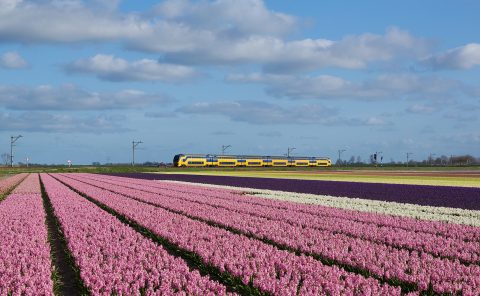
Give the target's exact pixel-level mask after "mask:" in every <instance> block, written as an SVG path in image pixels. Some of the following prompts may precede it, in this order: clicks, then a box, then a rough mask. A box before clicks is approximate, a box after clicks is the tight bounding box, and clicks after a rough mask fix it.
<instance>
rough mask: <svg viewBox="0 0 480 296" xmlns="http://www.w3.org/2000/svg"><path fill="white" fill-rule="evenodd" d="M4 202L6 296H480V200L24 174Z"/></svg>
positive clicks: (221, 181) (426, 190) (221, 179)
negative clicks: (479, 201) (175, 295)
mask: <svg viewBox="0 0 480 296" xmlns="http://www.w3.org/2000/svg"><path fill="white" fill-rule="evenodd" d="M309 173H310V174H313V172H309ZM362 173H363V172H362ZM377 173H378V172H377ZM382 173H383V172H382ZM333 174H340V173H338V172H335V173H333ZM428 174H429V175H431V174H432V173H428ZM455 174H459V173H455ZM462 174H465V175H469V173H468V174H467V173H462ZM472 174H473V173H472ZM127 176H128V177H127ZM159 177H164V178H163V179H162V180H160V178H159ZM166 177H168V178H166ZM192 177H193V178H196V179H192ZM189 178H190V179H189ZM422 178H423V177H422ZM457 178H467V177H464V176H463V175H462V177H460V176H457ZM167 179H168V180H167ZM235 180H236V181H235ZM235 182H236V183H235ZM299 182H300V183H299ZM305 182H306V183H305ZM315 182H316V183H315ZM0 192H1V195H0V196H1V197H0V219H1V220H2V226H1V227H0V236H1V237H2V238H3V239H2V240H1V241H0V248H1V249H2V250H5V251H2V254H1V255H0V256H1V259H2V264H1V265H0V275H1V277H0V294H1V295H38V294H43V295H172V294H181V295H227V294H228V295H479V294H480V281H479V279H480V209H479V208H478V206H477V205H478V204H480V203H478V202H476V201H478V200H480V189H479V188H472V187H451V186H450V187H448V186H425V185H401V184H379V183H359V182H337V181H314V180H294V179H289V180H285V179H271V178H270V179H269V178H252V177H250V178H246V177H245V178H241V177H225V176H218V175H217V176H198V175H188V174H177V175H174V174H147V173H136V174H132V173H131V174H130V175H126V174H123V175H122V176H113V175H105V174H92V173H40V174H37V173H30V174H29V173H21V174H15V175H13V176H9V177H5V178H3V179H1V180H0Z"/></svg>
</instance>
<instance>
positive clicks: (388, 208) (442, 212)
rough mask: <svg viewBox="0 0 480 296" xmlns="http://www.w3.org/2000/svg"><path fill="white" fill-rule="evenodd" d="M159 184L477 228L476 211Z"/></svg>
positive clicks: (479, 214)
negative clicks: (220, 190) (208, 189)
mask: <svg viewBox="0 0 480 296" xmlns="http://www.w3.org/2000/svg"><path fill="white" fill-rule="evenodd" d="M159 182H176V183H184V184H195V185H200V186H206V187H214V188H224V189H229V190H235V191H240V192H242V193H248V194H250V195H255V196H257V197H261V198H270V199H277V200H283V201H290V202H297V203H304V204H314V205H321V206H327V207H335V208H341V209H347V210H356V211H362V212H372V213H378V214H385V215H392V216H401V217H410V218H415V219H419V220H430V221H442V222H447V223H454V224H463V225H471V226H480V211H474V210H464V209H457V208H447V207H432V206H422V205H415V204H406V203H397V202H387V201H378V200H368V199H361V198H350V197H337V196H329V195H315V194H305V193H296V192H285V191H275V190H264V189H256V188H245V187H233V186H223V185H213V184H203V183H191V182H181V181H167V180H161V181H159Z"/></svg>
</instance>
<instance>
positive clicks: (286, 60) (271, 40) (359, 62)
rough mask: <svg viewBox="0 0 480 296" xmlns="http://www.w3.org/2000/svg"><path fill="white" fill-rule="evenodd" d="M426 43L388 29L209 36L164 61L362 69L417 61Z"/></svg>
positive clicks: (272, 69)
mask: <svg viewBox="0 0 480 296" xmlns="http://www.w3.org/2000/svg"><path fill="white" fill-rule="evenodd" d="M428 48H429V42H427V41H425V40H423V39H418V38H414V37H413V36H411V35H410V34H409V33H408V32H406V31H402V30H400V29H397V28H390V29H388V30H387V32H386V33H385V34H384V35H375V34H368V33H367V34H362V35H358V36H347V37H345V38H343V39H341V40H338V41H335V40H327V39H303V40H293V41H284V40H283V39H280V38H277V37H273V36H267V35H250V36H248V37H245V38H241V39H234V40H229V39H218V38H217V36H215V35H213V36H211V39H210V41H209V42H208V43H206V44H204V43H202V42H201V41H200V42H199V43H197V47H196V48H194V49H191V50H188V51H175V52H166V54H165V60H167V61H172V62H178V63H190V64H208V63H211V64H221V63H258V64H261V65H263V66H264V69H265V70H266V71H267V72H280V73H282V72H286V73H291V72H299V71H311V70H316V69H319V68H325V67H339V68H347V69H362V68H366V67H367V66H368V64H369V63H371V62H376V61H389V60H392V59H396V58H401V57H409V56H410V57H419V56H422V55H424V54H425V53H426V52H427V49H428Z"/></svg>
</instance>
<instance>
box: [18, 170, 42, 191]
mask: <svg viewBox="0 0 480 296" xmlns="http://www.w3.org/2000/svg"><path fill="white" fill-rule="evenodd" d="M12 193H18V194H39V193H40V181H39V180H38V174H30V175H28V176H27V177H26V178H25V180H23V181H22V183H20V184H19V185H18V186H17V187H15V189H14V190H13V192H12Z"/></svg>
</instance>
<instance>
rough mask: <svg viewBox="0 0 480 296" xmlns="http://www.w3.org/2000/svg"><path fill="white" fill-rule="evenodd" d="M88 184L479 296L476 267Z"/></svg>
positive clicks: (178, 199)
mask: <svg viewBox="0 0 480 296" xmlns="http://www.w3.org/2000/svg"><path fill="white" fill-rule="evenodd" d="M77 178H78V176H77ZM86 182H89V183H92V184H94V185H96V186H102V187H104V188H107V189H108V190H112V191H116V192H119V193H121V194H125V195H129V196H132V197H136V198H139V199H141V200H144V201H147V202H151V203H155V204H158V205H160V206H162V207H165V208H168V209H171V210H174V211H180V212H182V213H185V214H187V215H190V216H195V217H198V218H202V219H206V220H209V221H212V222H216V223H219V224H222V225H224V226H228V227H231V228H234V229H237V230H240V231H243V232H246V233H250V234H254V235H256V236H258V237H261V238H264V239H268V240H272V241H275V242H277V243H279V244H282V245H287V246H289V247H291V248H293V249H296V250H300V251H302V252H305V253H314V254H319V255H321V256H322V257H326V258H328V259H332V260H337V261H340V262H341V263H343V264H348V265H351V266H355V267H358V268H362V269H368V270H369V271H370V272H372V273H373V274H376V275H378V276H380V277H384V278H387V279H395V278H397V279H400V280H402V281H404V282H413V283H415V284H417V285H418V287H419V288H420V289H421V290H425V289H427V287H428V286H429V284H430V283H431V284H432V285H433V287H434V290H435V291H436V292H439V293H444V292H456V291H459V290H460V291H463V293H464V294H467V295H468V294H469V293H474V294H476V293H480V280H479V279H480V267H479V266H478V265H471V266H465V265H462V264H460V263H458V262H456V261H452V260H442V259H439V258H434V257H432V256H431V255H428V254H425V253H421V252H411V253H410V252H408V251H406V250H398V249H394V248H391V247H388V246H385V245H383V244H378V243H372V242H369V241H364V240H360V239H355V238H351V237H349V236H345V235H342V234H336V233H335V232H327V231H321V230H318V229H314V228H308V227H303V226H301V225H305V224H308V223H304V222H299V223H297V224H300V226H295V225H292V224H290V223H285V222H282V221H280V220H269V219H266V218H263V217H258V216H253V215H249V214H245V213H242V212H238V211H234V210H227V209H225V208H219V207H214V206H210V205H207V204H202V203H198V202H195V201H192V200H195V199H197V198H198V199H200V200H202V199H203V198H202V197H199V196H194V195H191V196H190V199H191V200H188V199H189V197H188V194H179V193H177V194H176V195H174V194H169V195H159V194H152V193H148V192H145V191H141V190H138V189H137V190H136V189H131V188H126V187H123V186H121V185H120V184H116V185H111V184H108V183H103V184H102V182H95V181H93V180H87V181H86ZM246 207H248V206H246V205H244V206H243V208H246ZM272 211H273V210H272ZM297 218H298V219H301V216H297ZM396 235H397V234H396V233H395V232H392V233H390V234H389V236H387V237H386V240H388V241H393V240H394V238H393V237H395V236H396ZM362 236H364V235H362ZM404 239H407V240H408V237H404ZM429 243H431V242H429V241H425V245H426V248H430V249H434V248H435V247H436V246H435V245H432V246H428V244H429ZM459 251H460V250H459ZM452 253H454V252H452Z"/></svg>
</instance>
